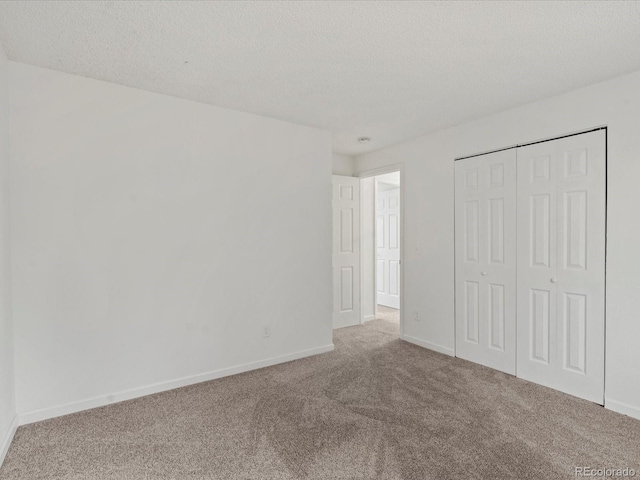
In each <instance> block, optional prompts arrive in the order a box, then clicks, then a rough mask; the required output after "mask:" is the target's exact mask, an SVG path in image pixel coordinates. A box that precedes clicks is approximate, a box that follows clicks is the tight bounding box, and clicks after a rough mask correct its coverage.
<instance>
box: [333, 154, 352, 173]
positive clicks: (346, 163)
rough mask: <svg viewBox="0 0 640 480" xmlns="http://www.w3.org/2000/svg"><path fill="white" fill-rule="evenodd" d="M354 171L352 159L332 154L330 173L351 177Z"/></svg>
mask: <svg viewBox="0 0 640 480" xmlns="http://www.w3.org/2000/svg"><path fill="white" fill-rule="evenodd" d="M354 171H355V162H354V159H353V157H349V156H347V155H341V154H339V153H334V154H333V157H332V173H333V174H334V175H345V176H347V177H352V176H353V173H354Z"/></svg>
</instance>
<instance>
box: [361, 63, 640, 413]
mask: <svg viewBox="0 0 640 480" xmlns="http://www.w3.org/2000/svg"><path fill="white" fill-rule="evenodd" d="M639 85H640V72H636V73H633V74H630V75H626V76H623V77H619V78H616V79H613V80H609V81H606V82H603V83H600V84H597V85H593V86H590V87H586V88H582V89H579V90H575V91H573V92H569V93H566V94H563V95H560V96H556V97H553V98H549V99H546V100H543V101H539V102H535V103H531V104H528V105H524V106H522V107H519V108H515V109H512V110H508V111H505V112H502V113H500V114H497V115H492V116H490V117H485V118H481V119H479V120H476V121H473V122H470V123H466V124H463V125H460V126H457V127H454V128H451V129H447V130H443V131H440V132H437V133H434V134H431V135H426V136H423V137H420V138H417V139H414V140H412V141H409V142H405V143H402V144H399V145H395V146H393V147H389V148H386V149H384V150H379V151H376V152H373V153H370V154H367V155H363V156H361V157H358V158H356V170H357V171H358V172H360V171H365V170H369V169H372V168H377V167H381V166H386V165H391V164H396V163H400V162H402V163H404V168H405V170H404V173H405V174H404V177H403V178H404V180H403V181H404V182H405V184H404V192H405V203H404V208H405V223H404V226H405V230H404V242H405V243H404V246H405V251H406V252H407V255H405V288H404V295H405V303H404V305H405V308H406V312H407V315H406V317H405V318H407V319H410V320H407V321H406V322H405V325H404V329H405V330H404V332H405V335H406V337H407V338H409V339H410V340H413V341H416V343H420V344H422V345H424V346H428V347H431V348H434V349H436V350H439V351H441V352H444V353H449V354H453V348H454V329H453V319H454V298H453V293H454V284H453V274H454V250H453V242H454V237H453V202H454V196H453V174H454V170H453V160H454V158H456V157H460V156H465V155H470V154H475V153H480V152H485V151H488V150H492V149H497V148H501V147H507V146H512V145H515V144H519V143H526V142H530V141H535V140H540V139H547V138H552V137H556V136H559V135H562V134H567V133H572V132H576V131H580V130H586V129H589V128H593V127H597V126H601V125H607V126H608V204H607V290H606V296H607V319H606V329H607V332H606V342H607V344H606V380H605V382H606V385H605V389H606V399H605V403H606V406H607V407H608V408H611V409H613V410H617V411H620V412H623V413H627V414H629V415H633V416H635V417H637V418H640V376H638V373H637V366H638V365H640V348H638V339H640V321H639V318H640V296H639V295H638V292H640V275H639V274H638V272H640V254H639V253H638V250H637V243H638V238H639V236H640V214H639V213H638V203H640V189H639V188H638V184H639V180H638V179H640V88H639ZM415 246H419V247H420V248H421V254H419V255H416V252H415ZM414 311H419V312H420V318H421V319H422V320H421V321H419V322H415V321H414V320H412V318H413V313H412V312H414Z"/></svg>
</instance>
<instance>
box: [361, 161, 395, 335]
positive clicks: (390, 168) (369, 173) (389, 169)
mask: <svg viewBox="0 0 640 480" xmlns="http://www.w3.org/2000/svg"><path fill="white" fill-rule="evenodd" d="M394 172H399V173H400V225H399V233H400V338H404V319H405V314H404V310H405V308H404V277H405V275H404V270H405V263H404V256H405V255H404V251H405V241H404V163H396V164H393V165H387V166H385V167H379V168H373V169H371V170H364V171H362V172H359V173H358V174H357V176H358V177H359V178H360V179H365V178H371V177H377V176H378V175H384V174H385V173H394ZM374 187H375V186H374ZM361 189H362V186H361ZM360 208H362V205H361V206H360ZM374 208H375V202H374ZM361 220H362V219H361ZM362 223H363V222H362V221H360V241H361V242H362V241H363V238H364V232H363V231H362V230H363V228H362ZM373 241H374V244H375V222H374V238H373ZM363 250H364V249H363V248H361V249H360V306H361V308H360V323H364V312H363V309H362V292H363V288H362V279H363V278H364V272H363V265H364V258H363V252H362V251H363ZM374 251H375V249H374ZM376 268H377V266H376V262H375V261H374V262H373V272H374V273H373V274H374V282H373V290H374V291H373V298H377V292H376V282H375V275H376ZM376 303H377V302H376ZM374 308H375V311H376V313H377V309H378V306H377V305H374Z"/></svg>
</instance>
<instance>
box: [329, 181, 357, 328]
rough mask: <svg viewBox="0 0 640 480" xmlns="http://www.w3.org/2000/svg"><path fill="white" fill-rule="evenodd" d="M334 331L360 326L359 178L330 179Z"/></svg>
mask: <svg viewBox="0 0 640 480" xmlns="http://www.w3.org/2000/svg"><path fill="white" fill-rule="evenodd" d="M332 184H333V202H332V203H333V328H342V327H350V326H353V325H358V324H359V323H360V179H359V178H354V177H346V176H342V175H333V176H332Z"/></svg>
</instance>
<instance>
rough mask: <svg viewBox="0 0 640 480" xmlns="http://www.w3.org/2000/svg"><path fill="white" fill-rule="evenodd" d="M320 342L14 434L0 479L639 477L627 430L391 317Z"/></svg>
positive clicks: (626, 423)
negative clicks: (614, 472) (282, 358)
mask: <svg viewBox="0 0 640 480" xmlns="http://www.w3.org/2000/svg"><path fill="white" fill-rule="evenodd" d="M334 342H335V346H336V350H335V351H334V352H331V353H327V354H324V355H318V356H315V357H311V358H306V359H302V360H297V361H294V362H290V363H286V364H282V365H277V366H274V367H269V368H265V369H262V370H257V371H252V372H248V373H244V374H241V375H235V376H232V377H226V378H222V379H219V380H214V381H211V382H206V383H201V384H198V385H193V386H189V387H184V388H180V389H176V390H172V391H168V392H164V393H160V394H156V395H151V396H147V397H143V398H139V399H136V400H131V401H127V402H122V403H118V404H114V405H110V406H107V407H103V408H98V409H94V410H89V411H86V412H81V413H77V414H73V415H68V416H65V417H59V418H55V419H52V420H47V421H43V422H39V423H35V424H31V425H26V426H23V427H20V428H19V429H18V431H17V433H16V436H15V440H14V442H13V444H12V445H11V447H10V450H9V453H8V455H7V458H6V461H5V463H4V465H3V466H2V468H1V469H0V479H2V480H14V479H21V480H22V479H28V480H36V479H69V480H70V479H74V480H80V479H82V480H85V479H114V480H115V479H118V480H128V479H131V480H133V479H136V480H138V479H203V480H204V479H247V480H249V479H274V480H289V479H291V480H293V479H322V480H327V479H363V480H364V479H404V480H414V479H415V480H422V479H438V480H446V479H461V478H463V479H491V480H501V479H556V478H558V479H563V478H575V477H574V474H573V473H574V472H573V467H574V466H587V467H593V468H623V467H630V468H634V469H635V470H636V472H640V421H638V420H634V419H632V418H630V417H626V416H623V415H619V414H616V413H613V412H611V411H609V410H605V409H604V408H602V407H600V406H598V405H595V404H593V403H590V402H587V401H583V400H580V399H577V398H574V397H571V396H569V395H565V394H562V393H560V392H557V391H554V390H551V389H548V388H545V387H542V386H539V385H535V384H532V383H529V382H526V381H523V380H519V379H517V378H514V377H512V376H509V375H505V374H503V373H500V372H497V371H494V370H491V369H488V368H484V367H481V366H479V365H475V364H473V363H470V362H466V361H464V360H460V359H456V358H450V357H448V356H445V355H441V354H438V353H435V352H432V351H429V350H425V349H423V348H421V347H418V346H414V345H411V344H409V343H406V342H404V341H401V340H399V338H398V322H397V316H395V317H394V314H393V312H383V311H381V312H380V319H376V320H373V321H371V322H369V323H367V324H366V325H363V326H357V327H351V328H344V329H341V330H338V331H336V332H335V333H334ZM637 475H640V473H638V474H637Z"/></svg>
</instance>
